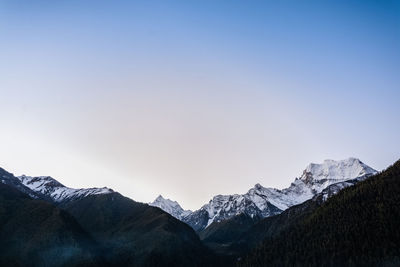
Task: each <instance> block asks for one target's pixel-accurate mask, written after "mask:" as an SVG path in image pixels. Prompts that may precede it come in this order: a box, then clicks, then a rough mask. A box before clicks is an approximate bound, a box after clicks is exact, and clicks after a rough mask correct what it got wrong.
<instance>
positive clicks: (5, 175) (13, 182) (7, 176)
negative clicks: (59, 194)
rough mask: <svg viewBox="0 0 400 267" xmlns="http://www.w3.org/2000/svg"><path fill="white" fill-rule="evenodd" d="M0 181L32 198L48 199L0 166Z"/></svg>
mask: <svg viewBox="0 0 400 267" xmlns="http://www.w3.org/2000/svg"><path fill="white" fill-rule="evenodd" d="M0 182H1V183H3V184H6V185H9V186H12V187H14V188H15V189H17V190H19V191H21V192H22V193H25V194H27V195H29V196H30V197H32V198H35V199H43V200H50V199H49V198H48V197H47V196H45V195H43V194H41V193H39V192H35V191H33V190H31V189H30V188H29V187H27V186H25V185H24V184H23V183H21V181H20V180H19V179H18V178H17V177H15V176H14V174H12V173H9V172H7V171H6V170H4V169H2V168H0Z"/></svg>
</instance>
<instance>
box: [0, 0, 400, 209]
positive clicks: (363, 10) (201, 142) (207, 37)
mask: <svg viewBox="0 0 400 267" xmlns="http://www.w3.org/2000/svg"><path fill="white" fill-rule="evenodd" d="M0 33H1V34H0V100H1V104H0V125H1V131H0V148H1V151H2V152H3V153H1V155H0V167H1V168H4V169H5V170H7V171H10V172H13V173H14V174H16V175H22V174H26V175H31V176H41V175H48V176H52V177H54V178H55V179H57V180H58V181H60V182H61V183H63V184H64V185H66V186H69V187H73V188H80V187H104V186H106V187H109V188H112V189H113V190H115V191H118V192H120V193H121V194H123V195H125V196H127V197H130V198H132V199H134V200H136V201H141V202H151V201H153V200H154V199H155V198H156V197H157V196H158V195H159V194H161V195H163V196H164V197H166V198H169V199H172V200H176V201H178V202H179V203H180V204H181V206H182V207H184V208H185V209H192V210H194V209H198V208H200V207H201V206H202V205H204V204H205V203H207V202H208V201H209V200H210V199H211V198H212V197H213V196H214V195H217V194H234V193H245V192H246V191H247V190H248V189H249V188H251V187H253V186H254V185H255V184H256V183H260V184H262V185H263V186H266V187H275V188H285V187H287V186H289V185H290V183H291V182H292V181H293V180H294V178H296V177H299V176H300V175H301V172H302V171H303V170H304V168H305V167H306V166H307V165H308V164H309V163H311V162H315V163H321V162H323V160H325V159H335V160H341V159H345V158H349V157H356V158H359V159H360V160H362V161H363V162H364V163H366V164H367V165H369V166H371V167H372V168H375V169H377V170H382V169H384V168H386V167H387V166H388V165H390V164H392V163H393V162H395V161H396V160H398V159H399V158H400V142H399V140H398V133H399V132H400V124H399V123H398V122H399V118H398V117H399V114H400V105H399V104H398V103H399V100H400V75H399V73H400V49H399V48H400V5H399V3H398V2H396V1H393V2H392V1H386V2H379V3H378V2H373V1H348V2H346V3H339V1H323V2H319V1H306V2H304V3H303V4H300V3H299V2H298V1H285V2H284V3H283V2H282V3H273V2H272V1H271V2H269V1H254V2H252V4H251V5H250V4H249V3H247V2H244V1H237V2H231V1H218V2H217V3H215V1H198V2H195V1H193V2H192V1H189V2H188V1H143V2H140V1H137V2H136V1H135V3H132V2H131V1H113V2H107V1H85V3H83V2H82V1H59V2H58V1H56V2H54V1H49V0H41V1H33V2H32V1H24V0H22V1H11V0H0Z"/></svg>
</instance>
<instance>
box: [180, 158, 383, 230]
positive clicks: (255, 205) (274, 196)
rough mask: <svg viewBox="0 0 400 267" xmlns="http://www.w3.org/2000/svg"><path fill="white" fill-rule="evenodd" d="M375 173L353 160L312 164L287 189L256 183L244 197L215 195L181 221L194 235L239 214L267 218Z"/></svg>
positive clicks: (358, 161)
mask: <svg viewBox="0 0 400 267" xmlns="http://www.w3.org/2000/svg"><path fill="white" fill-rule="evenodd" d="M376 173H377V171H376V170H374V169H372V168H371V167H369V166H367V165H365V164H364V163H362V162H361V161H360V160H359V159H356V158H348V159H345V160H339V161H335V160H325V161H324V162H323V163H321V164H315V163H311V164H309V165H308V166H307V167H306V169H305V170H304V171H303V174H302V175H301V176H300V178H296V179H295V180H294V181H293V182H292V183H291V185H290V186H289V187H288V188H285V189H282V190H279V189H275V188H267V187H263V186H262V185H261V184H258V183H257V184H256V185H255V186H254V187H252V188H250V190H249V191H248V192H247V193H245V194H235V195H217V196H215V197H213V198H212V199H211V200H210V201H209V203H207V204H206V205H204V206H203V207H202V208H201V209H199V210H197V211H195V212H193V213H192V214H191V215H190V216H188V217H187V218H184V221H185V222H186V223H188V224H189V225H191V226H192V227H193V228H194V229H195V230H196V231H200V230H202V229H204V228H206V227H208V226H209V225H210V224H211V223H213V222H218V221H221V220H226V219H229V218H232V217H233V216H235V215H238V214H241V213H245V214H247V215H249V216H251V217H252V218H253V217H268V216H271V215H275V214H278V213H280V212H282V211H283V210H285V209H287V208H289V207H291V206H293V205H297V204H300V203H302V202H304V201H307V200H309V199H311V198H313V197H314V196H316V195H317V194H320V193H321V192H322V191H323V190H324V189H326V188H328V187H330V190H327V191H326V192H325V193H324V196H325V195H326V197H329V195H332V194H333V193H336V192H338V191H339V190H340V189H342V188H344V187H346V186H350V185H352V184H354V183H355V182H357V181H359V180H362V179H365V178H366V177H368V176H370V175H373V174H376ZM350 180H351V182H350ZM339 183H340V184H339ZM336 184H337V185H336ZM332 185H336V186H332Z"/></svg>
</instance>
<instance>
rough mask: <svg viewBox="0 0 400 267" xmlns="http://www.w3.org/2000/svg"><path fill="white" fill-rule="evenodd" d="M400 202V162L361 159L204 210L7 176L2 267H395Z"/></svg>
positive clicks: (1, 175)
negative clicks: (378, 166) (374, 163)
mask: <svg viewBox="0 0 400 267" xmlns="http://www.w3.org/2000/svg"><path fill="white" fill-rule="evenodd" d="M399 193H400V163H399V162H397V163H395V164H394V165H393V166H391V167H389V168H388V169H387V170H385V171H383V172H380V173H378V172H377V171H376V170H374V169H373V168H371V167H369V166H368V165H366V164H364V163H363V162H361V161H360V160H358V159H355V158H349V159H346V160H339V161H334V160H325V161H324V162H323V163H321V164H315V163H311V164H309V165H308V166H307V167H306V168H305V170H304V171H303V172H302V173H301V175H300V176H299V177H297V178H295V179H294V181H293V182H292V183H291V184H290V186H289V187H287V188H285V189H281V190H280V189H275V188H268V187H263V186H261V185H260V184H256V185H255V186H254V187H253V188H251V189H249V190H248V191H247V192H246V193H245V194H233V195H217V196H215V197H213V198H212V199H211V200H210V201H209V203H207V204H205V205H203V206H202V207H201V208H200V209H198V210H196V211H188V210H184V209H183V208H182V207H181V206H180V205H179V204H178V203H177V202H176V201H172V200H169V199H165V198H163V197H162V196H161V195H160V196H158V197H157V198H156V200H155V201H154V202H152V203H149V204H144V203H139V202H136V201H133V200H131V199H129V198H127V197H124V196H122V195H121V194H119V193H118V192H115V191H113V190H112V189H109V188H106V187H104V188H88V189H73V188H69V187H66V186H64V185H63V184H61V183H60V182H58V181H57V180H56V179H54V178H52V177H49V176H38V177H31V176H25V175H22V176H18V177H16V176H14V175H13V174H12V173H9V172H7V171H5V170H3V169H1V168H0V251H1V253H0V266H121V265H123V266H265V265H268V266H339V265H340V266H371V265H373V266H377V265H383V266H397V264H399V263H400V250H399V248H400V244H399V243H398V240H400V231H399V230H398V225H397V222H398V221H400V210H399V208H398V205H397V203H398V201H399V200H400V199H399V196H400V194H399ZM358 244H360V246H359V247H357V245H358ZM353 247H356V248H353Z"/></svg>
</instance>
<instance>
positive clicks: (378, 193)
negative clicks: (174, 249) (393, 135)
mask: <svg viewBox="0 0 400 267" xmlns="http://www.w3.org/2000/svg"><path fill="white" fill-rule="evenodd" d="M399 201H400V161H398V162H396V163H395V164H394V165H393V166H391V167H389V168H388V169H387V170H385V171H383V172H382V173H379V174H377V175H375V176H373V177H371V178H369V179H366V180H365V181H362V182H360V183H358V184H356V185H354V186H350V187H347V188H345V189H343V190H342V191H340V192H339V193H338V194H337V195H335V196H333V197H331V198H329V199H328V200H327V201H326V202H323V203H322V204H319V202H318V201H313V202H312V201H311V202H308V204H306V203H304V204H303V205H299V206H297V207H293V208H292V209H289V210H287V211H286V212H285V213H282V214H281V215H277V216H275V217H271V218H267V219H265V220H263V221H261V222H259V223H258V224H257V225H256V226H254V227H253V229H252V230H251V231H252V235H253V237H254V236H256V235H257V233H264V235H266V238H265V239H264V241H263V242H262V244H261V245H259V246H258V247H257V248H256V249H255V250H254V251H252V252H251V253H250V254H249V255H248V256H247V257H246V258H245V259H244V260H242V261H240V262H239V265H240V266H266V265H268V266H399V264H400V229H399V222H400V207H399V205H398V203H399ZM313 205H316V206H314V207H313ZM302 208H304V210H303V211H302V210H301V209H302ZM291 212H293V214H290V213H291ZM265 233H267V234H265ZM249 235H250V232H249Z"/></svg>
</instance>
